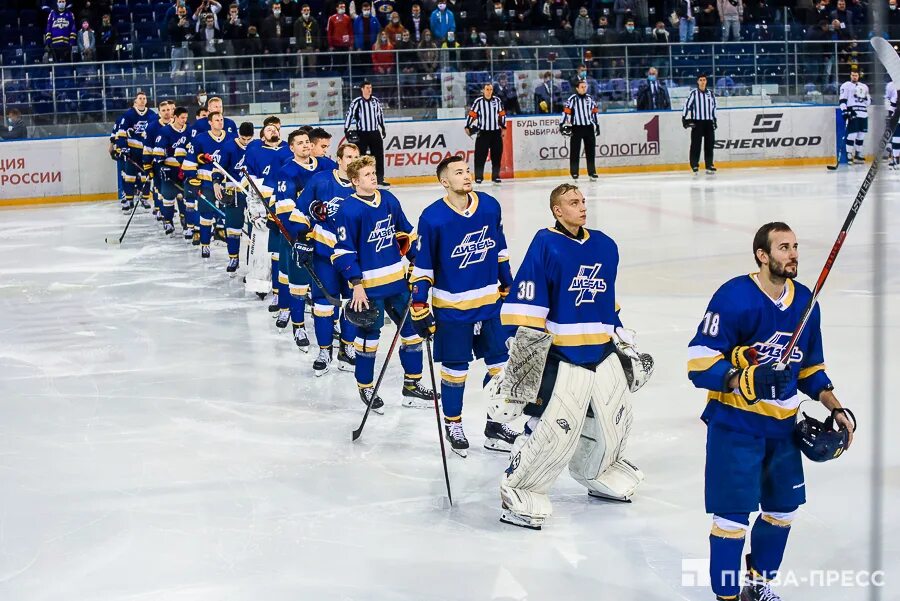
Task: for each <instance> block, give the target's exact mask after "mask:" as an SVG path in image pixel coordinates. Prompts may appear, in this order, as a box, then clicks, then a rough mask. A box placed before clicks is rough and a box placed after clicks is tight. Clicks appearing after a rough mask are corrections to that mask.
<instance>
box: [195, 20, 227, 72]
mask: <svg viewBox="0 0 900 601" xmlns="http://www.w3.org/2000/svg"><path fill="white" fill-rule="evenodd" d="M197 27H198V30H197V39H198V41H199V43H198V45H197V46H198V51H199V54H200V56H206V57H214V56H219V54H221V51H222V32H221V31H219V27H218V26H217V25H216V16H215V15H214V14H212V13H206V14H205V16H204V17H203V24H202V26H201V24H200V23H197ZM217 62H218V61H209V62H207V63H206V68H207V69H218V65H217Z"/></svg>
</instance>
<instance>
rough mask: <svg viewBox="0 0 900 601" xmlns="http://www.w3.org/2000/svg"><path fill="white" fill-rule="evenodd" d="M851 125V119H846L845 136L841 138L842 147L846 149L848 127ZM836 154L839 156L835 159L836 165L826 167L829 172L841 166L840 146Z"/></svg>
mask: <svg viewBox="0 0 900 601" xmlns="http://www.w3.org/2000/svg"><path fill="white" fill-rule="evenodd" d="M849 125H850V117H844V136H843V137H842V138H841V146H844V147H845V148H846V146H847V127H848V126H849ZM836 154H837V156H836V157H835V159H834V165H826V168H827V169H828V170H829V171H834V170H836V169H837V168H838V167H840V166H841V149H840V146H839V147H838V150H837V153H836Z"/></svg>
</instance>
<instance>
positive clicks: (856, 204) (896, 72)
mask: <svg viewBox="0 0 900 601" xmlns="http://www.w3.org/2000/svg"><path fill="white" fill-rule="evenodd" d="M872 48H873V49H874V50H875V55H876V56H877V57H878V60H879V61H880V62H881V64H882V65H883V66H884V68H885V70H886V71H887V72H888V75H890V76H891V79H892V80H893V81H900V79H895V78H900V56H898V55H897V53H896V51H894V49H893V47H892V46H891V45H890V44H889V43H888V42H887V40H885V39H884V38H872ZM898 121H900V110H897V111H894V114H893V115H891V118H890V119H889V120H888V123H887V127H885V130H884V133H883V134H882V136H881V140H880V141H879V143H878V145H877V146H876V147H875V160H874V161H872V164H871V165H869V170H868V171H867V172H866V177H865V179H864V180H863V182H862V184H860V186H859V191H858V192H857V193H856V197H855V198H854V199H853V204H852V205H850V211H849V212H848V213H847V218H846V219H844V224H843V225H842V226H841V231H840V232H839V233H838V236H837V239H836V240H835V241H834V245H833V246H832V247H831V252H829V253H828V258H827V259H826V260H825V265H824V266H823V267H822V271H821V272H819V278H818V279H817V280H816V285H815V286H814V287H813V289H812V295H811V296H810V298H809V302H808V303H807V304H806V307H805V308H804V309H803V316H802V317H801V318H800V322H799V323H798V324H797V327H796V328H795V329H794V333H793V334H791V339H790V340H788V343H787V344H786V345H785V347H784V350H783V351H782V353H781V357H779V358H778V362H777V364H776V367H775V368H776V369H778V370H783V369H785V368H786V367H787V366H788V363H789V362H790V357H791V354H792V353H793V351H794V348H795V347H796V346H797V342H798V341H799V340H800V335H801V334H802V333H803V330H804V329H805V328H806V324H807V322H808V321H809V317H810V315H812V311H813V308H814V307H815V306H816V300H817V299H818V298H819V294H820V293H821V292H822V288H824V286H825V280H827V279H828V275H829V274H830V273H831V269H832V267H834V263H835V261H837V257H838V253H840V252H841V247H843V246H844V241H846V239H847V234H848V233H849V232H850V227H851V226H852V225H853V221H854V220H855V219H856V216H857V215H858V214H859V210H860V208H861V207H862V203H863V201H864V200H865V199H866V195H867V194H868V193H869V188H870V187H872V182H874V181H875V176H876V175H877V174H878V167H879V166H880V163H881V157H882V156H883V155H884V151H885V149H887V147H888V144H890V142H891V137H892V136H893V134H894V130H895V129H896V128H897V122H898Z"/></svg>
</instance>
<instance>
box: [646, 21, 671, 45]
mask: <svg viewBox="0 0 900 601" xmlns="http://www.w3.org/2000/svg"><path fill="white" fill-rule="evenodd" d="M670 37H671V36H670V34H669V30H668V28H667V27H666V23H665V22H664V21H657V22H656V26H654V28H653V31H651V32H650V39H649V40H648V41H649V42H651V43H653V44H668V43H669V38H670Z"/></svg>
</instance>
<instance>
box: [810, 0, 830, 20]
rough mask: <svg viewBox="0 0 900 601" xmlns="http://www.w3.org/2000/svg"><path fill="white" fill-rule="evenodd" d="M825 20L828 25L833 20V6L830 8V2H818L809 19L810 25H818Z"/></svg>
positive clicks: (825, 0) (817, 0)
mask: <svg viewBox="0 0 900 601" xmlns="http://www.w3.org/2000/svg"><path fill="white" fill-rule="evenodd" d="M823 20H824V21H825V22H826V23H828V22H829V21H830V20H831V6H829V0H816V5H815V7H814V8H813V13H812V15H810V17H809V24H810V25H817V24H818V23H820V22H821V21H823Z"/></svg>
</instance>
